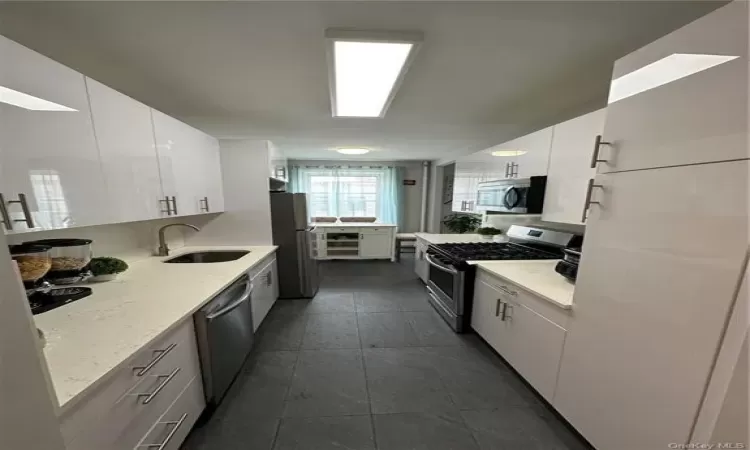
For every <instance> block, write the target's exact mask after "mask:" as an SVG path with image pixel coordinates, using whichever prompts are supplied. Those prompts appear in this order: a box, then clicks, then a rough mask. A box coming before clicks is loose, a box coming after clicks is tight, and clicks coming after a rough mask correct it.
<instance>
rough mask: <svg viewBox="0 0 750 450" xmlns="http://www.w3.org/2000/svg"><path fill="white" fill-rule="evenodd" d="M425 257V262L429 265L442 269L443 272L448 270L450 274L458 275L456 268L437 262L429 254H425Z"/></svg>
mask: <svg viewBox="0 0 750 450" xmlns="http://www.w3.org/2000/svg"><path fill="white" fill-rule="evenodd" d="M425 259H426V260H427V263H428V264H429V265H431V266H432V267H434V268H436V269H439V270H442V271H443V272H448V273H449V274H451V275H458V270H456V269H451V268H450V267H446V266H444V265H442V264H438V263H437V262H436V261H435V260H434V259H432V257H430V255H429V254H425Z"/></svg>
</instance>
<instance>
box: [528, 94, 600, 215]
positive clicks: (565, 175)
mask: <svg viewBox="0 0 750 450" xmlns="http://www.w3.org/2000/svg"><path fill="white" fill-rule="evenodd" d="M605 115H606V110H604V109H600V110H598V111H594V112H592V113H589V114H586V115H584V116H580V117H576V118H575V119H573V120H569V121H567V122H563V123H561V124H558V125H555V128H554V134H553V137H552V150H551V152H550V161H549V172H548V173H547V189H546V191H545V193H544V209H543V210H542V211H543V212H542V220H545V221H549V222H562V223H574V224H581V223H583V222H584V220H583V214H584V211H583V209H584V203H585V201H586V200H585V199H586V191H587V188H588V183H589V180H590V179H591V178H593V177H594V175H596V169H593V168H591V156H592V154H593V151H594V141H595V139H596V136H597V135H599V134H601V133H602V129H603V128H604V119H605Z"/></svg>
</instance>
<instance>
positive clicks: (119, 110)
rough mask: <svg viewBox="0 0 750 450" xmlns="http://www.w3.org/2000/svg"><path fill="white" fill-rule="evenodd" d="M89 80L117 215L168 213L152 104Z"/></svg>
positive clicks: (128, 218) (116, 217)
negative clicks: (155, 140)
mask: <svg viewBox="0 0 750 450" xmlns="http://www.w3.org/2000/svg"><path fill="white" fill-rule="evenodd" d="M86 84H87V87H88V92H89V99H90V102H91V112H92V114H93V117H94V129H95V130H96V139H97V141H98V143H99V155H100V158H101V165H102V170H103V172H104V176H105V179H106V183H107V194H108V200H109V205H110V208H111V209H112V215H113V219H114V220H116V221H123V222H124V221H131V220H148V219H154V218H157V217H161V216H166V203H165V202H163V201H161V200H163V198H164V196H163V193H162V187H161V179H160V176H159V161H158V159H157V156H156V147H155V145H154V131H153V126H152V124H151V109H150V108H149V107H148V106H146V105H144V104H143V103H139V102H137V101H135V100H133V99H132V98H130V97H127V96H125V95H123V94H121V93H119V92H117V91H115V90H114V89H112V88H109V87H107V86H105V85H103V84H101V83H99V82H98V81H95V80H92V79H91V78H87V79H86ZM123 124H127V126H123Z"/></svg>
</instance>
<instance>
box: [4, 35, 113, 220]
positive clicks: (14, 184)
mask: <svg viewBox="0 0 750 450" xmlns="http://www.w3.org/2000/svg"><path fill="white" fill-rule="evenodd" d="M0 61H2V70H0V86H3V87H6V88H9V89H13V90H14V91H18V92H20V93H23V94H27V95H29V96H33V97H36V98H37V99H42V100H45V101H47V102H53V103H54V104H55V105H57V106H58V107H65V108H67V109H66V110H64V111H61V110H56V111H55V110H34V109H28V108H24V107H21V106H14V105H10V104H8V103H0V193H2V194H3V196H4V198H5V201H6V202H8V201H15V200H18V196H19V194H24V195H25V196H26V199H27V203H28V207H29V210H30V215H31V218H32V219H33V224H34V226H35V228H37V229H55V228H67V227H73V226H83V225H96V224H102V223H108V222H110V221H111V218H112V215H111V214H110V203H109V200H108V198H107V193H106V189H105V184H104V177H103V176H102V170H101V166H100V164H99V152H98V150H97V146H96V140H95V137H94V126H93V124H92V122H91V111H90V109H89V102H88V95H87V93H86V83H85V80H84V77H83V75H81V74H80V73H78V72H75V71H74V70H71V69H69V68H67V67H65V66H63V65H62V64H59V63H57V62H55V61H52V60H51V59H49V58H46V57H44V56H42V55H40V54H38V53H36V52H33V51H31V50H29V49H27V48H25V47H23V46H21V45H19V44H16V43H15V42H13V41H10V40H8V39H5V38H3V37H2V36H0ZM27 99H28V98H27ZM32 100H33V99H32ZM26 104H27V106H29V107H31V108H39V107H42V108H44V107H47V108H48V109H49V107H50V106H51V107H52V109H54V107H55V105H49V104H46V105H41V106H39V105H37V106H35V105H28V103H26ZM7 206H8V210H9V213H10V215H11V216H12V219H13V220H21V219H23V218H24V216H25V215H24V214H23V211H22V209H21V205H20V204H18V203H12V204H9V205H7ZM13 228H14V229H15V230H24V229H28V228H29V227H28V224H27V223H26V222H14V223H13Z"/></svg>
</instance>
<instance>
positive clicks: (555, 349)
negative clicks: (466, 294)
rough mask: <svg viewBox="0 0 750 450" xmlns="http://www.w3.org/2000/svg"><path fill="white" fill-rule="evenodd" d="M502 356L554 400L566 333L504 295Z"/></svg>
mask: <svg viewBox="0 0 750 450" xmlns="http://www.w3.org/2000/svg"><path fill="white" fill-rule="evenodd" d="M501 298H503V299H504V301H505V304H504V305H501V314H502V309H503V308H505V320H503V321H502V327H503V335H504V339H503V343H502V349H503V351H502V353H501V354H502V355H503V357H504V358H505V359H506V360H507V361H508V362H509V363H510V365H511V366H513V368H514V369H516V370H517V371H518V373H520V374H521V376H523V377H524V378H525V379H526V381H528V382H529V384H531V385H532V386H533V387H534V389H536V390H537V391H538V392H539V393H540V394H542V396H543V397H544V398H545V399H547V401H550V402H551V401H552V399H553V398H554V394H555V386H556V384H557V374H558V370H559V368H560V357H561V356H562V351H563V343H564V342H565V330H564V329H563V328H561V327H559V326H558V325H556V324H555V323H553V322H551V321H549V320H547V319H546V318H545V317H543V316H541V315H539V314H537V313H536V312H535V311H533V310H531V309H529V308H528V307H526V306H525V305H522V304H520V303H518V302H516V301H514V300H513V298H512V297H511V296H508V295H503V296H502V297H501Z"/></svg>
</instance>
